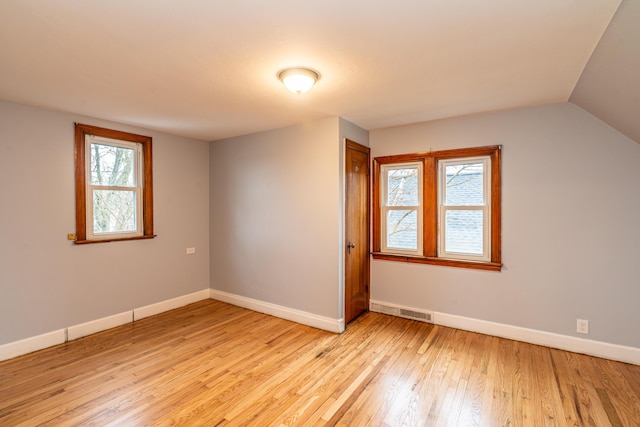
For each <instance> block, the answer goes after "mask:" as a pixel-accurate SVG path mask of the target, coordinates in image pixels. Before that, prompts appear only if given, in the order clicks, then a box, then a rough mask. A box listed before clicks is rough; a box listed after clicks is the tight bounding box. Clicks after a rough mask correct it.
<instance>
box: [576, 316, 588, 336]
mask: <svg viewBox="0 0 640 427" xmlns="http://www.w3.org/2000/svg"><path fill="white" fill-rule="evenodd" d="M576 332H578V333H579V334H585V335H586V334H588V333H589V321H588V320H584V319H578V322H577V327H576Z"/></svg>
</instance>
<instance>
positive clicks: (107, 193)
mask: <svg viewBox="0 0 640 427" xmlns="http://www.w3.org/2000/svg"><path fill="white" fill-rule="evenodd" d="M136 228H137V227H136V192H135V191H113V190H94V192H93V232H94V233H96V234H97V233H118V232H132V231H136Z"/></svg>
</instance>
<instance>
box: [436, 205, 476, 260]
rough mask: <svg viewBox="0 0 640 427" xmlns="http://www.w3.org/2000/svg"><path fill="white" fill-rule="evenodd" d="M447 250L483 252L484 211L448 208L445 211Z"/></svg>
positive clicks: (465, 252)
mask: <svg viewBox="0 0 640 427" xmlns="http://www.w3.org/2000/svg"><path fill="white" fill-rule="evenodd" d="M445 227H446V228H445V243H444V245H445V251H446V252H456V253H462V254H473V255H482V253H483V249H482V248H483V243H484V242H483V229H482V227H483V212H482V211H479V210H478V211H476V210H473V211H468V210H464V211H456V210H447V211H446V213H445Z"/></svg>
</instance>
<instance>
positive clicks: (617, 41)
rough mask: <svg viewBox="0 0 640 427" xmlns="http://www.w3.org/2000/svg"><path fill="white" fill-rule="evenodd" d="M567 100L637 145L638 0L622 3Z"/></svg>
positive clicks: (639, 105) (639, 90) (639, 92)
mask: <svg viewBox="0 0 640 427" xmlns="http://www.w3.org/2000/svg"><path fill="white" fill-rule="evenodd" d="M569 101H571V102H573V103H574V104H576V105H578V106H580V107H582V108H584V109H585V110H587V111H589V112H590V113H592V114H594V115H596V116H597V117H599V118H600V119H602V120H604V121H605V122H607V123H609V124H610V125H611V126H613V127H615V128H616V129H618V130H619V131H621V132H623V133H624V134H626V135H627V136H628V137H630V138H632V139H633V140H635V141H636V142H637V143H640V120H638V111H640V0H623V2H622V3H621V4H620V7H619V8H618V11H617V12H616V14H615V15H614V17H613V19H612V20H611V23H610V24H609V26H608V27H607V30H606V31H605V33H604V35H603V36H602V39H601V40H600V43H598V47H597V48H596V50H595V51H594V52H593V54H592V55H591V58H590V59H589V62H588V63H587V66H586V67H585V69H584V71H583V72H582V76H581V77H580V80H579V81H578V84H577V85H576V87H575V89H574V90H573V93H572V94H571V98H570V99H569Z"/></svg>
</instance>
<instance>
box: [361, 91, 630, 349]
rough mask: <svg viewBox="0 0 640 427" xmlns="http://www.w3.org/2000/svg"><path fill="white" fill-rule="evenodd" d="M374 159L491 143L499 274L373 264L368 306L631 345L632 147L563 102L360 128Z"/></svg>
mask: <svg viewBox="0 0 640 427" xmlns="http://www.w3.org/2000/svg"><path fill="white" fill-rule="evenodd" d="M370 144H371V148H372V155H373V156H382V155H389V154H401V153H412V152H418V151H428V150H430V149H433V150H442V149H449V148H461V147H473V146H483V145H493V144H501V145H502V146H503V194H502V196H503V228H502V229H503V239H502V253H503V262H504V269H503V271H502V272H500V273H495V272H484V271H478V270H465V269H454V268H448V267H441V266H429V265H416V264H405V263H398V262H389V261H379V260H374V261H373V262H372V270H371V278H372V284H371V297H372V299H375V300H380V301H384V302H390V303H396V304H401V305H406V306H410V307H416V308H422V309H428V310H433V311H437V312H442V313H448V314H455V315H460V316H465V317H470V318H474V319H481V320H487V321H492V322H498V323H504V324H508V325H514V326H521V327H526V328H531V329H536V330H541V331H549V332H554V333H559V334H564V335H572V336H580V337H585V336H584V335H577V334H576V318H578V317H579V318H583V319H588V320H589V321H590V328H591V333H590V335H589V336H586V338H589V339H594V340H598V341H603V342H609V343H615V344H621V345H629V346H635V347H640V322H638V320H637V319H638V307H639V306H638V302H639V301H640V286H638V283H640V282H639V280H640V262H639V260H640V245H639V243H638V242H640V226H639V225H638V224H639V223H638V212H640V191H638V183H640V167H638V165H640V145H638V144H636V143H634V142H633V141H632V140H630V139H629V138H627V137H625V136H624V135H622V134H621V133H619V132H617V131H616V130H614V129H613V128H611V127H609V126H608V125H606V124H605V123H603V122H602V121H600V120H598V119H596V118H595V117H594V116H592V115H590V114H589V113H587V112H585V111H584V110H582V109H580V108H579V107H576V106H575V105H573V104H569V103H563V104H555V105H548V106H541V107H534V108H525V109H518V110H511V111H507V112H501V113H493V114H484V115H477V116H470V117H464V118H457V119H451V120H442V121H436V122H430V123H422V124H415V125H409V126H402V127H395V128H389V129H382V130H376V131H371V133H370Z"/></svg>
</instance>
